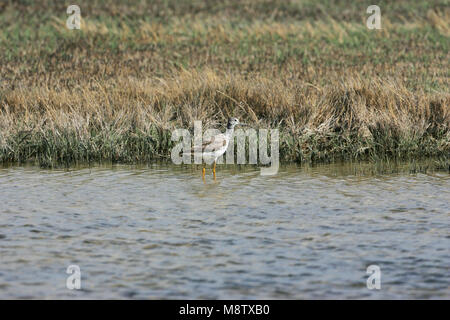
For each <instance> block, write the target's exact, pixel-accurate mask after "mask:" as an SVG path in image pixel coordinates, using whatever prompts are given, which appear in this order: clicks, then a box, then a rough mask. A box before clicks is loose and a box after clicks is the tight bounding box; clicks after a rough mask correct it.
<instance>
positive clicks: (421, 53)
mask: <svg viewBox="0 0 450 320" xmlns="http://www.w3.org/2000/svg"><path fill="white" fill-rule="evenodd" d="M445 2H446V1H416V2H413V3H412V2H410V1H396V2H393V3H392V4H385V5H384V6H383V5H381V7H382V14H383V16H382V27H383V29H382V30H368V29H367V28H366V25H365V19H366V18H367V14H366V13H365V9H366V8H365V7H363V6H361V5H359V4H352V5H350V6H349V5H348V3H347V2H344V1H331V0H330V1H323V2H321V3H320V4H318V3H317V2H315V1H314V2H313V1H289V2H286V3H282V4H280V3H279V2H277V1H273V0H256V1H230V0H228V1H208V2H203V1H193V2H192V1H184V0H183V1H175V0H173V1H172V0H170V1H155V2H152V4H151V5H148V4H145V3H144V2H141V1H136V2H135V3H134V2H133V1H126V2H125V1H120V0H109V1H104V2H103V1H81V2H80V4H79V6H80V7H81V14H82V18H83V21H82V26H81V30H68V29H66V27H65V19H66V17H67V15H66V13H65V9H66V7H65V6H64V5H62V4H58V3H54V2H53V1H44V0H42V1H37V2H34V1H33V2H32V3H31V2H29V1H14V2H9V3H6V4H4V5H2V6H0V45H1V47H2V48H4V49H3V50H1V51H0V62H1V63H0V77H1V82H0V161H1V162H3V163H6V162H23V161H36V162H38V163H39V164H41V165H45V166H50V165H54V164H67V165H70V164H73V163H77V162H92V161H113V162H142V161H151V160H155V159H161V158H163V159H164V158H168V157H169V155H170V149H171V148H172V146H173V142H172V141H171V136H170V134H171V132H172V130H173V129H175V128H180V127H182V128H191V127H192V126H193V121H194V120H202V121H203V124H204V127H205V128H208V127H209V128H210V127H216V128H220V126H221V124H223V123H224V122H225V120H226V118H227V117H229V116H235V117H238V118H240V119H241V120H242V121H244V122H246V123H248V124H250V125H251V126H252V127H254V128H278V129H279V130H280V139H281V141H280V158H281V160H284V161H295V162H305V161H307V162H323V161H325V162H330V161H337V160H347V159H353V160H372V161H377V160H382V159H392V158H395V159H417V158H423V157H437V158H439V159H441V160H439V161H440V162H439V163H440V164H441V165H443V166H448V156H449V154H450V131H449V126H450V108H449V105H450V94H449V90H448V88H449V74H448V70H450V68H449V61H450V59H449V58H450V57H449V52H450V50H449V44H450V43H449V41H448V39H449V36H450V27H449V21H450V11H449V10H448V8H447V7H446V5H445ZM442 163H444V164H442ZM445 163H446V164H445Z"/></svg>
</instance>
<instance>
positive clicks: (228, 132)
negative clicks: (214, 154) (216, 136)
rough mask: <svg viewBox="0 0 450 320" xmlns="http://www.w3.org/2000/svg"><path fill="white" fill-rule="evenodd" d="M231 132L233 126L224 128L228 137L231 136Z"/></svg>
mask: <svg viewBox="0 0 450 320" xmlns="http://www.w3.org/2000/svg"><path fill="white" fill-rule="evenodd" d="M233 132H234V127H231V128H227V130H225V134H226V135H227V136H228V137H231V136H232V135H233Z"/></svg>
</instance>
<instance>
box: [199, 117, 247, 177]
mask: <svg viewBox="0 0 450 320" xmlns="http://www.w3.org/2000/svg"><path fill="white" fill-rule="evenodd" d="M238 124H239V120H238V119H236V118H229V119H228V123H227V129H226V130H225V133H221V134H218V135H216V136H213V137H211V139H209V140H208V141H203V143H202V146H201V147H198V148H195V147H194V148H192V152H201V153H202V156H203V159H204V160H205V161H207V160H209V162H210V161H212V160H213V161H214V164H213V174H214V179H215V178H216V161H217V159H218V158H219V157H220V156H221V155H223V154H224V153H225V151H227V148H228V144H229V143H230V139H231V138H232V137H233V132H234V127H235V126H236V125H238ZM200 148H201V149H200ZM205 173H206V169H205V167H203V171H202V177H203V179H204V178H205Z"/></svg>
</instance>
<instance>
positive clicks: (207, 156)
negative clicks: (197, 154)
mask: <svg viewBox="0 0 450 320" xmlns="http://www.w3.org/2000/svg"><path fill="white" fill-rule="evenodd" d="M227 148H228V142H227V143H226V144H225V145H224V146H223V147H222V148H220V149H217V150H212V151H210V152H203V159H204V160H205V161H206V162H213V161H215V160H217V158H219V157H220V156H221V155H223V154H224V153H225V151H227Z"/></svg>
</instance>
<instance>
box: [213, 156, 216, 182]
mask: <svg viewBox="0 0 450 320" xmlns="http://www.w3.org/2000/svg"><path fill="white" fill-rule="evenodd" d="M213 175H214V180H216V162H215V161H214V166H213Z"/></svg>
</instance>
